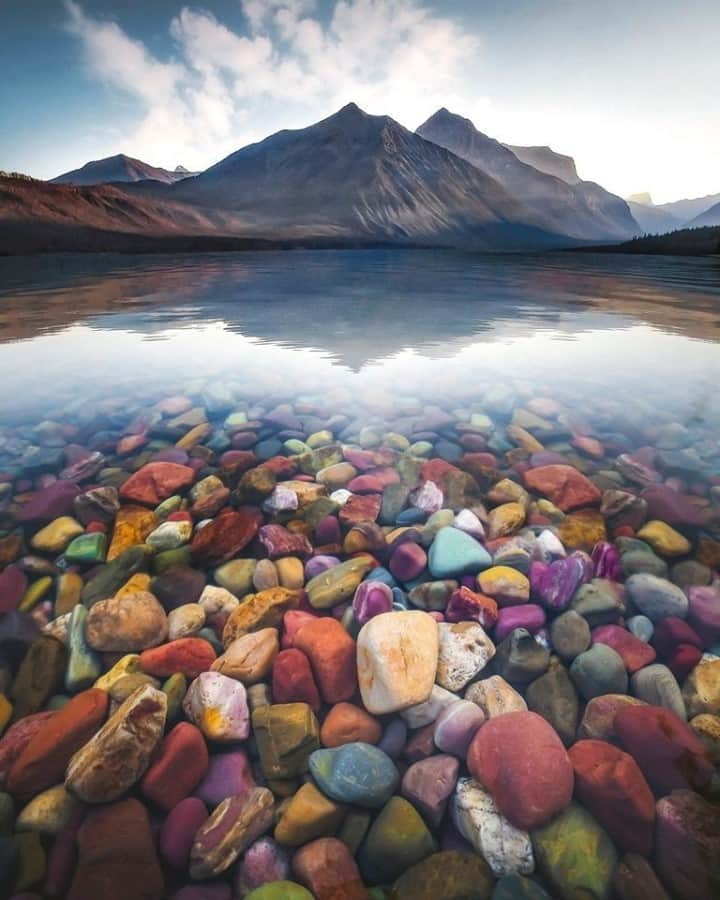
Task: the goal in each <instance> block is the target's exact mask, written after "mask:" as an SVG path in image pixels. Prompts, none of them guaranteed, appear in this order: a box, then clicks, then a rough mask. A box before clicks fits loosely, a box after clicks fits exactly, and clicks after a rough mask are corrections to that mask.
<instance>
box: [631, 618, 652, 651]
mask: <svg viewBox="0 0 720 900" xmlns="http://www.w3.org/2000/svg"><path fill="white" fill-rule="evenodd" d="M625 624H626V625H627V628H628V631H629V632H630V634H634V635H635V637H636V638H639V639H640V640H641V641H645V643H646V644H647V643H649V642H650V641H651V640H652V636H653V634H654V632H655V626H654V625H653V623H652V621H651V620H650V619H648V617H647V616H643V615H637V616H630V618H629V619H628V620H627V622H626V623H625Z"/></svg>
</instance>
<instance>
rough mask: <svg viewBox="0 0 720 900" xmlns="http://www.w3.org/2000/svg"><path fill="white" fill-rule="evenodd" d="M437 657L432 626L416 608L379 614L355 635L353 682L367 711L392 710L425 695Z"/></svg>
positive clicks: (435, 628) (413, 703)
mask: <svg viewBox="0 0 720 900" xmlns="http://www.w3.org/2000/svg"><path fill="white" fill-rule="evenodd" d="M437 661H438V625H437V622H436V621H435V619H433V617H432V616H430V615H428V613H426V612H422V611H420V610H408V611H402V612H389V613H381V614H380V615H379V616H374V617H373V618H372V619H371V620H370V621H369V622H368V623H367V624H365V625H364V626H363V627H362V629H361V630H360V634H359V635H358V639H357V667H358V683H359V685H360V693H361V695H362V701H363V704H364V705H365V708H366V709H367V710H368V712H370V713H372V714H373V715H376V716H377V715H384V714H385V713H392V712H397V711H398V710H402V709H407V708H408V707H410V706H416V705H417V704H418V703H423V702H424V701H425V700H427V699H428V697H429V696H430V693H431V691H432V689H433V684H434V682H435V671H436V669H437Z"/></svg>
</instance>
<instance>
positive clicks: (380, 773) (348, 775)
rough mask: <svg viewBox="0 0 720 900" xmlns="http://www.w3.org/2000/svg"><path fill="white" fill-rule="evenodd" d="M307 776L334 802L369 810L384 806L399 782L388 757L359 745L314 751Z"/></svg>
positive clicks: (356, 743) (375, 749) (373, 749)
mask: <svg viewBox="0 0 720 900" xmlns="http://www.w3.org/2000/svg"><path fill="white" fill-rule="evenodd" d="M310 774H311V775H312V777H313V778H314V779H315V782H316V783H317V785H318V787H319V788H320V790H321V791H322V792H323V793H324V794H327V796H328V797H331V798H332V799H333V800H337V801H338V802H339V803H353V804H355V805H357V806H364V807H369V808H371V809H379V808H380V807H381V806H384V805H385V803H387V801H388V800H389V799H390V797H392V795H393V794H394V793H395V789H396V788H397V786H398V783H399V781H400V776H399V774H398V770H397V769H396V768H395V764H394V763H393V761H392V760H391V759H390V757H389V756H388V755H387V753H383V751H382V750H380V749H378V748H377V747H373V745H372V744H364V743H361V742H355V743H351V744H344V745H343V746H342V747H338V748H337V749H329V750H316V751H315V752H314V753H313V754H311V756H310Z"/></svg>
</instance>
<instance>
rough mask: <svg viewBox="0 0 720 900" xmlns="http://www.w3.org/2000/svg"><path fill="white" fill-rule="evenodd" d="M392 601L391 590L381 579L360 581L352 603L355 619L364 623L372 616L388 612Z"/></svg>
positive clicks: (361, 623) (359, 622)
mask: <svg viewBox="0 0 720 900" xmlns="http://www.w3.org/2000/svg"><path fill="white" fill-rule="evenodd" d="M392 603H393V595H392V591H391V590H390V588H389V587H388V586H387V585H386V584H384V583H383V582H382V581H361V582H360V584H359V585H358V586H357V589H356V591H355V596H354V597H353V603H352V607H353V615H354V617H355V621H356V622H357V623H358V624H359V625H364V624H365V623H366V622H369V621H370V619H372V618H373V616H377V615H379V614H380V613H386V612H390V610H391V609H392Z"/></svg>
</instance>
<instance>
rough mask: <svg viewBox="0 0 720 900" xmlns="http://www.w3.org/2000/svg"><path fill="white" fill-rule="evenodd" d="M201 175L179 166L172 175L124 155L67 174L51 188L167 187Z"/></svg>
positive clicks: (90, 163)
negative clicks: (118, 184) (138, 183)
mask: <svg viewBox="0 0 720 900" xmlns="http://www.w3.org/2000/svg"><path fill="white" fill-rule="evenodd" d="M191 175H197V172H188V170H187V169H186V168H185V167H184V166H177V167H176V168H175V169H173V170H172V171H170V170H169V169H160V168H157V167H156V166H151V165H148V163H146V162H143V161H142V160H141V159H133V157H132V156H126V155H125V154H124V153H118V154H117V155H116V156H108V157H106V158H105V159H95V160H93V161H92V162H89V163H85V165H84V166H82V168H80V169H73V171H72V172H65V173H64V174H63V175H58V176H57V178H53V179H52V180H51V184H83V185H90V184H108V183H110V182H123V183H125V182H135V181H160V182H162V183H163V184H174V183H175V182H176V181H182V179H183V178H188V177H190V176H191Z"/></svg>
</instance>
